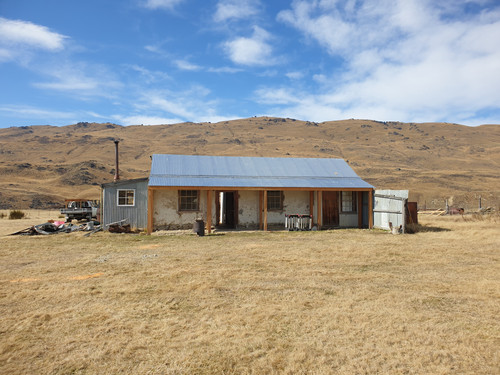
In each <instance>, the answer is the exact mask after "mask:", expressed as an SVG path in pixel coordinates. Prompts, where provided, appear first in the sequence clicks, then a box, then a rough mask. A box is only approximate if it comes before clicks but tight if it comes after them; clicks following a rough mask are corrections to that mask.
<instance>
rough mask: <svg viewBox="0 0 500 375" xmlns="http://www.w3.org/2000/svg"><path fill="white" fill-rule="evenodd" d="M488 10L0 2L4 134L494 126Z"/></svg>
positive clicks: (476, 3)
mask: <svg viewBox="0 0 500 375" xmlns="http://www.w3.org/2000/svg"><path fill="white" fill-rule="evenodd" d="M499 43H500V2H499V1H498V0H491V1H490V0H441V1H434V0H343V1H342V0H293V1H284V0H268V1H264V0H121V1H118V0H114V1H113V0H107V1H103V0H85V1H77V0H74V1H73V0H44V1H40V0H0V87H1V89H0V127H9V126H22V125H42V124H50V125H67V124H73V123H76V122H80V121H88V122H94V121H95V122H108V121H109V122H113V123H116V124H121V125H133V124H144V125H146V124H165V123H177V122H184V121H193V122H203V121H210V122H217V121H223V120H230V119H236V118H245V117H252V116H262V115H269V116H278V117H290V118H295V119H300V120H308V121H317V122H321V121H328V120H340V119H347V118H363V119H374V120H381V121H390V120H393V121H405V122H431V121H444V122H456V123H460V124H465V125H479V124H484V123H495V124H499V123H500V48H499V46H500V44H499Z"/></svg>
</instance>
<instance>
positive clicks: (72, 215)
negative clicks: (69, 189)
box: [61, 199, 99, 222]
mask: <svg viewBox="0 0 500 375" xmlns="http://www.w3.org/2000/svg"><path fill="white" fill-rule="evenodd" d="M65 204H66V207H65V208H62V209H61V214H63V215H66V221H67V222H70V221H71V220H73V219H75V220H87V221H90V220H92V219H96V218H97V213H98V211H99V205H98V204H97V203H95V202H94V201H92V200H89V199H66V201H65Z"/></svg>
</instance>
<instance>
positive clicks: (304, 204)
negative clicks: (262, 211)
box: [267, 191, 309, 228]
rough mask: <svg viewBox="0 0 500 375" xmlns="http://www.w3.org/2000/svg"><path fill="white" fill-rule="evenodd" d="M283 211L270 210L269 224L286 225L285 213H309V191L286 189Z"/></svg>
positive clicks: (268, 215) (268, 214)
mask: <svg viewBox="0 0 500 375" xmlns="http://www.w3.org/2000/svg"><path fill="white" fill-rule="evenodd" d="M283 194H284V196H285V197H284V200H283V211H268V213H267V224H268V225H270V226H282V227H283V228H284V227H285V215H293V214H306V215H308V214H309V192H308V191H285V192H284V193H283Z"/></svg>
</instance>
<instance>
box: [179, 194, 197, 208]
mask: <svg viewBox="0 0 500 375" xmlns="http://www.w3.org/2000/svg"><path fill="white" fill-rule="evenodd" d="M179 210H180V211H198V190H179Z"/></svg>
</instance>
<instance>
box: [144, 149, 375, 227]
mask: <svg viewBox="0 0 500 375" xmlns="http://www.w3.org/2000/svg"><path fill="white" fill-rule="evenodd" d="M373 189H374V187H373V186H372V185H370V184H368V183H367V182H365V181H363V180H362V179H361V178H360V177H359V176H358V175H357V174H356V173H355V172H354V171H353V170H352V168H351V167H350V166H349V165H348V164H347V163H346V162H345V161H344V160H342V159H334V158H269V157H236V156H201V155H170V154H155V155H153V157H152V164H151V173H150V177H149V183H148V199H147V200H148V210H147V211H148V223H147V228H148V233H151V232H152V231H153V230H157V229H179V228H190V227H192V225H193V223H194V222H195V220H197V219H203V220H204V221H205V222H206V227H207V231H208V232H210V231H211V228H212V225H214V226H215V227H225V228H246V229H263V230H268V228H269V227H272V226H280V227H283V224H284V221H285V215H287V214H306V215H311V216H312V218H313V222H314V225H315V226H316V227H317V228H318V229H321V228H334V227H340V228H349V227H359V228H360V227H369V228H371V227H372V226H373V214H372V211H373V208H372V205H373V197H372V195H373Z"/></svg>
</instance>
